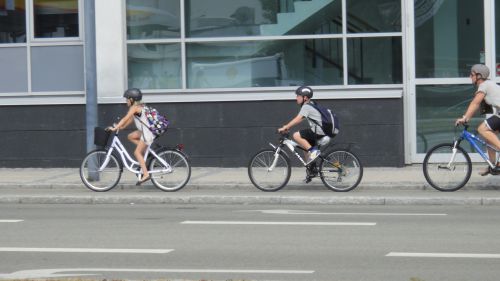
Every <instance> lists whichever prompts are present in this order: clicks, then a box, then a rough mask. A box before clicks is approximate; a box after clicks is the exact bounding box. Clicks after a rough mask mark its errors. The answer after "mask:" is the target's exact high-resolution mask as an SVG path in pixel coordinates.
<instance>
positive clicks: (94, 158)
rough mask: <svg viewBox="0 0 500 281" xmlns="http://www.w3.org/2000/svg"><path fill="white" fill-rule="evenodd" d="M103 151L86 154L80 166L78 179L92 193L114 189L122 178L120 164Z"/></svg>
mask: <svg viewBox="0 0 500 281" xmlns="http://www.w3.org/2000/svg"><path fill="white" fill-rule="evenodd" d="M107 154H108V152H107V151H106V150H104V149H102V150H95V151H92V152H90V153H89V154H87V156H86V157H85V158H84V159H83V161H82V165H81V166H80V178H81V179H82V182H83V184H85V186H86V187H87V188H89V189H91V190H93V191H108V190H110V189H112V188H113V187H115V186H116V185H117V184H118V182H119V181H120V178H121V176H122V171H123V170H122V166H121V162H120V161H119V160H118V158H116V156H115V155H113V154H111V155H110V156H109V159H106V155H107Z"/></svg>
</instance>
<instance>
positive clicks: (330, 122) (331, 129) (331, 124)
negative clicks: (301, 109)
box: [309, 102, 340, 137]
mask: <svg viewBox="0 0 500 281" xmlns="http://www.w3.org/2000/svg"><path fill="white" fill-rule="evenodd" d="M309 104H310V105H311V106H312V107H314V108H315V109H316V110H317V111H319V113H320V114H321V124H318V122H317V121H316V120H313V119H310V120H311V121H313V122H314V123H316V125H318V126H320V127H321V129H322V130H323V132H324V133H325V135H327V136H329V137H334V136H336V135H337V134H338V133H339V132H340V127H339V119H338V118H337V115H335V113H334V112H333V111H332V110H331V109H329V108H325V107H322V106H320V105H319V104H317V103H316V102H310V103H309Z"/></svg>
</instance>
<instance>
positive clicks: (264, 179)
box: [248, 149, 292, 191]
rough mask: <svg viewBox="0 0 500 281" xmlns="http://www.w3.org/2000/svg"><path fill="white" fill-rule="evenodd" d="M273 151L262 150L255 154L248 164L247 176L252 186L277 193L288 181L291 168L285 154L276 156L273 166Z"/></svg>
mask: <svg viewBox="0 0 500 281" xmlns="http://www.w3.org/2000/svg"><path fill="white" fill-rule="evenodd" d="M274 153H275V151H274V150H272V149H264V150H262V151H259V152H258V153H257V154H255V155H254V156H253V157H252V159H251V160H250V163H249V164H248V176H249V177H250V181H252V183H253V185H255V187H257V188H258V189H260V190H262V191H277V190H280V189H281V188H283V187H284V186H285V185H286V184H287V183H288V181H289V180H290V175H291V173H292V168H291V166H290V159H288V157H286V155H285V154H283V153H280V154H278V156H277V157H278V158H277V159H276V165H275V166H274V168H273V169H270V168H271V166H272V165H273V162H274V161H275V159H274Z"/></svg>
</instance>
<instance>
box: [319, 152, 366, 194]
mask: <svg viewBox="0 0 500 281" xmlns="http://www.w3.org/2000/svg"><path fill="white" fill-rule="evenodd" d="M320 177H321V181H323V184H324V185H325V186H326V187H328V188H329V189H331V190H333V191H341V192H345V191H349V190H353V189H354V188H356V186H358V184H359V183H360V182H361V178H362V177H363V165H361V161H359V158H358V157H357V156H356V155H354V154H353V153H352V152H349V151H345V150H336V151H332V152H331V153H329V154H328V155H327V156H326V157H325V158H324V159H323V161H322V162H321V164H320Z"/></svg>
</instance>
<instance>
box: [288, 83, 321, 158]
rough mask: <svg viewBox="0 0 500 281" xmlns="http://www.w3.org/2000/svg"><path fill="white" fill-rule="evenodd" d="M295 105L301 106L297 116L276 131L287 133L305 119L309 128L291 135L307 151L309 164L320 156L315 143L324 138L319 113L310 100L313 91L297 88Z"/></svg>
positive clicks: (306, 88)
mask: <svg viewBox="0 0 500 281" xmlns="http://www.w3.org/2000/svg"><path fill="white" fill-rule="evenodd" d="M295 95H296V101H297V104H298V105H300V106H301V108H300V111H299V114H297V116H295V118H293V119H292V120H290V122H288V123H287V124H286V125H283V127H281V128H279V129H278V132H280V133H282V132H287V131H289V130H290V129H291V128H292V127H293V126H295V125H298V124H300V123H301V122H302V120H304V118H307V120H308V121H309V128H308V129H303V130H300V131H298V132H295V133H294V134H293V139H294V140H295V141H296V142H297V143H298V144H299V145H300V146H301V147H302V148H304V149H305V150H307V151H308V153H307V154H308V155H306V158H307V159H308V160H307V164H309V163H311V162H313V161H314V159H316V158H317V157H318V156H319V155H320V153H321V152H320V151H319V150H318V148H317V142H318V140H320V139H321V138H323V137H324V136H325V133H324V132H323V129H322V128H321V126H320V125H319V124H321V122H322V121H321V113H320V112H319V111H318V110H317V109H316V108H314V107H313V106H312V104H313V103H314V102H313V101H312V100H311V99H312V97H313V90H312V89H311V88H310V87H307V86H301V87H298V88H297V89H296V90H295Z"/></svg>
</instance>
